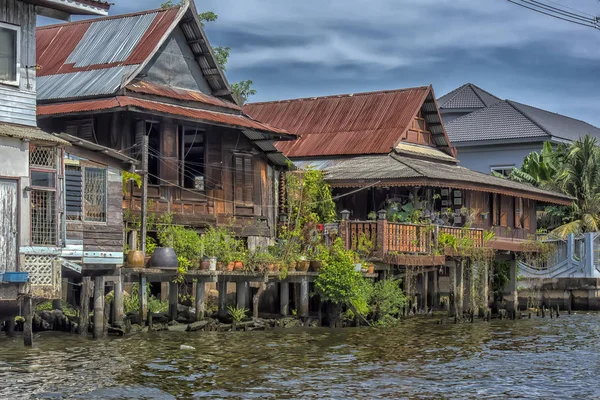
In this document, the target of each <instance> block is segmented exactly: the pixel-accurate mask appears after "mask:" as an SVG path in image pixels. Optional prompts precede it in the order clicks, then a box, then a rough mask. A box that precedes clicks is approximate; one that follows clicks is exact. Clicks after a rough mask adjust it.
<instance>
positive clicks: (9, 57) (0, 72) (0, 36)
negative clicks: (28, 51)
mask: <svg viewBox="0 0 600 400" xmlns="http://www.w3.org/2000/svg"><path fill="white" fill-rule="evenodd" d="M20 35H21V28H20V27H19V26H16V25H9V24H5V23H0V83H8V84H18V83H19V66H20V65H19V44H20V42H21V40H20Z"/></svg>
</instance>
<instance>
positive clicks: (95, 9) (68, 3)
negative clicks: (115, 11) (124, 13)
mask: <svg viewBox="0 0 600 400" xmlns="http://www.w3.org/2000/svg"><path fill="white" fill-rule="evenodd" d="M29 2H30V3H33V4H35V5H37V6H40V7H41V9H40V8H38V13H39V14H40V15H45V14H47V11H48V10H57V11H60V12H61V13H65V14H66V15H67V16H68V15H70V14H72V15H108V10H109V9H110V6H111V4H110V3H109V2H107V1H104V0H29ZM48 16H50V17H56V16H57V15H56V14H54V15H53V14H49V15H48ZM63 16H64V14H63Z"/></svg>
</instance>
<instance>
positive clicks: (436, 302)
mask: <svg viewBox="0 0 600 400" xmlns="http://www.w3.org/2000/svg"><path fill="white" fill-rule="evenodd" d="M432 283H433V293H431V307H432V308H433V309H434V310H436V309H437V308H438V307H439V306H440V294H439V291H440V290H439V281H438V271H437V269H434V270H433V282H432Z"/></svg>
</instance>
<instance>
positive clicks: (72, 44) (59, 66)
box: [37, 0, 233, 101]
mask: <svg viewBox="0 0 600 400" xmlns="http://www.w3.org/2000/svg"><path fill="white" fill-rule="evenodd" d="M177 26H180V27H181V29H182V31H183V34H184V36H185V39H186V41H187V42H188V44H189V46H190V48H191V50H192V53H193V54H194V56H195V58H196V62H198V64H199V66H200V68H201V70H202V72H203V75H204V78H205V79H206V80H207V82H208V84H209V86H210V88H211V90H212V94H213V95H214V96H218V97H222V98H224V99H226V100H229V101H233V97H232V95H231V89H230V87H229V84H228V83H227V80H226V79H225V76H224V75H223V72H222V71H221V69H220V67H219V66H218V63H217V62H216V59H215V57H214V54H213V52H212V48H211V47H210V44H209V43H208V39H207V37H206V34H205V33H204V30H203V28H202V25H201V24H200V21H199V20H198V15H197V11H196V9H195V6H194V4H193V2H191V0H184V1H183V2H182V5H181V6H177V7H171V8H165V9H157V10H150V11H144V12H139V13H133V14H124V15H117V16H111V17H106V18H98V19H90V20H85V21H78V22H72V23H67V24H59V25H51V26H45V27H40V28H38V29H37V56H38V60H37V64H38V65H39V66H40V67H41V69H40V70H39V71H38V86H39V91H38V94H37V96H38V100H39V101H47V100H56V99H70V100H72V99H80V98H85V97H94V96H102V95H110V94H115V93H116V92H117V91H118V90H119V89H121V88H123V87H125V86H127V85H128V84H129V83H130V82H131V81H132V80H133V79H134V78H135V77H136V76H137V74H138V73H139V72H140V71H141V70H142V69H143V68H144V67H145V66H146V65H147V64H148V63H149V62H150V61H151V59H152V57H153V56H154V54H156V52H157V51H158V50H159V48H160V46H161V45H162V44H163V43H164V42H165V40H166V39H167V38H168V37H169V36H170V34H171V33H172V32H173V30H174V29H175V28H176V27H177Z"/></svg>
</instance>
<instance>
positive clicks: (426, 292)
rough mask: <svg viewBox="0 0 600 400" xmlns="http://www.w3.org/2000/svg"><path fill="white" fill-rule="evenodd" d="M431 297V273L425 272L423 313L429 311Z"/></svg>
mask: <svg viewBox="0 0 600 400" xmlns="http://www.w3.org/2000/svg"><path fill="white" fill-rule="evenodd" d="M428 296H429V272H423V311H425V312H427V311H428V310H429V302H428V301H427V297H428Z"/></svg>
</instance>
